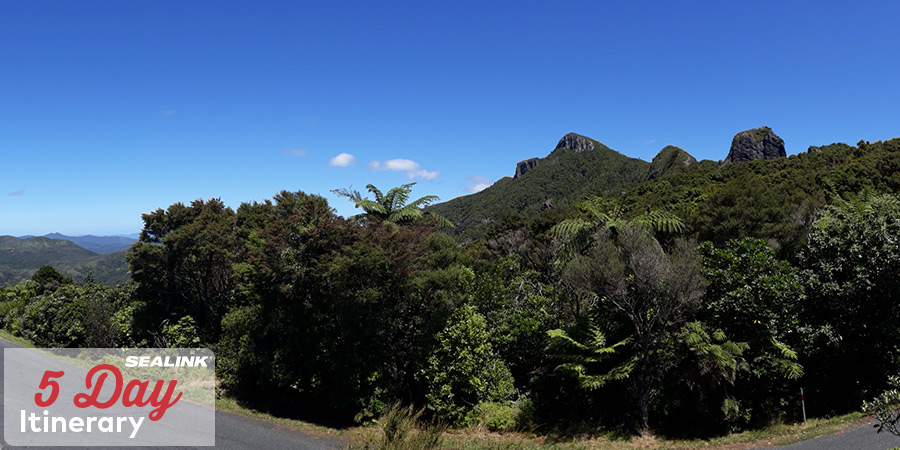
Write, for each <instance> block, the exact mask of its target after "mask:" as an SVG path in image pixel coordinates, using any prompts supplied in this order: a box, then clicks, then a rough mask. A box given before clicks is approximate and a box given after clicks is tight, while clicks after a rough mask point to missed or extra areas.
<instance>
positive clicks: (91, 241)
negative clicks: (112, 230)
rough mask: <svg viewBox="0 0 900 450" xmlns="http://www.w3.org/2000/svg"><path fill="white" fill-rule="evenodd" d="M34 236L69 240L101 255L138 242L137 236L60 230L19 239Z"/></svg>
mask: <svg viewBox="0 0 900 450" xmlns="http://www.w3.org/2000/svg"><path fill="white" fill-rule="evenodd" d="M33 237H44V238H48V239H59V240H65V241H69V242H72V243H74V244H75V245H78V246H79V247H82V248H84V249H86V250H90V251H92V252H94V253H98V254H101V255H106V254H109V253H117V252H121V251H123V250H126V249H128V247H130V246H131V244H133V243H135V242H137V239H136V238H132V237H130V236H95V235H92V234H86V235H83V236H67V235H64V234H62V233H58V232H53V233H48V234H45V235H43V236H34V235H26V236H18V238H19V239H29V238H33Z"/></svg>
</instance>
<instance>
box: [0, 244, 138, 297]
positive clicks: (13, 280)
mask: <svg viewBox="0 0 900 450" xmlns="http://www.w3.org/2000/svg"><path fill="white" fill-rule="evenodd" d="M43 265H50V266H53V267H55V268H56V269H58V270H59V271H60V272H62V273H63V274H65V275H67V276H70V277H73V278H75V279H77V280H82V279H84V278H85V277H87V276H88V275H90V276H91V277H93V279H94V281H96V282H98V283H104V284H109V285H116V284H118V283H124V282H125V281H127V280H128V265H127V264H126V262H125V252H124V251H119V252H117V253H109V254H105V255H100V254H97V253H94V252H92V251H90V250H87V249H85V248H83V247H81V246H79V245H77V244H75V243H73V242H70V241H68V240H64V239H51V238H46V237H31V238H27V239H20V238H16V237H13V236H0V285H4V284H17V283H19V282H22V281H24V280H27V279H29V278H31V276H32V275H33V274H34V273H35V272H36V271H37V270H38V268H40V267H41V266H43Z"/></svg>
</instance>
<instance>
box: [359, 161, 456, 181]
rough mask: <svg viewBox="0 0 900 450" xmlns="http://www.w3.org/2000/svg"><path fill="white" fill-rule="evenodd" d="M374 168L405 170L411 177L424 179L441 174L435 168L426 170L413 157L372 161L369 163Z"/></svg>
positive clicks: (433, 177)
mask: <svg viewBox="0 0 900 450" xmlns="http://www.w3.org/2000/svg"><path fill="white" fill-rule="evenodd" d="M368 167H369V168H370V169H372V170H392V171H394V172H404V173H406V176H407V177H408V178H410V179H415V178H421V179H423V180H434V179H436V178H437V177H439V176H441V174H440V172H437V171H433V170H425V169H423V168H422V166H421V165H420V164H419V163H417V162H415V161H413V160H411V159H403V158H398V159H389V160H387V161H384V162H379V161H372V162H370V163H369V164H368Z"/></svg>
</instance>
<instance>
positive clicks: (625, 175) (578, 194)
mask: <svg viewBox="0 0 900 450" xmlns="http://www.w3.org/2000/svg"><path fill="white" fill-rule="evenodd" d="M700 164H701V163H698V162H697V160H696V159H694V157H693V156H691V155H689V154H688V153H687V152H686V151H684V150H682V149H680V148H678V147H672V146H668V147H665V148H664V149H662V151H660V153H659V155H657V157H656V158H654V159H653V162H652V163H649V162H647V161H643V160H640V159H637V158H630V157H628V156H625V155H623V154H621V153H619V152H616V151H615V150H612V149H610V148H609V147H607V146H605V145H603V144H602V143H601V142H599V141H596V140H594V139H590V138H587V137H585V136H581V135H579V134H576V133H569V134H567V135H565V136H563V137H562V139H560V140H559V143H558V144H557V145H556V148H554V149H553V151H552V152H551V153H550V154H549V155H547V156H546V157H544V158H531V159H526V160H523V161H520V162H519V163H517V164H516V166H515V168H514V171H513V173H514V175H515V177H504V178H501V179H500V180H498V181H497V182H496V183H494V184H493V185H492V186H490V187H488V188H487V189H485V190H483V191H481V192H478V193H475V194H471V195H467V196H463V197H457V198H454V199H452V200H450V201H447V202H444V203H439V204H437V205H433V206H431V207H430V208H429V210H430V211H434V212H436V213H438V214H441V215H443V216H444V217H446V218H447V219H449V220H450V221H451V222H453V223H454V224H455V225H456V228H455V229H454V230H453V232H454V233H456V234H457V235H459V237H460V238H462V239H464V240H466V239H477V238H480V237H483V236H484V234H485V233H486V231H487V229H488V227H489V226H490V224H491V223H493V222H494V221H495V220H497V219H498V218H499V217H500V216H501V215H502V214H503V213H505V212H513V213H518V214H525V215H535V214H539V213H541V212H542V211H544V210H546V209H551V208H555V209H567V208H571V207H573V206H575V205H576V204H578V202H580V201H582V200H584V199H585V198H586V197H588V196H590V195H596V194H600V193H602V194H603V195H606V196H613V197H615V196H618V195H619V194H620V193H621V192H622V191H626V190H629V189H631V188H633V187H634V186H637V185H638V184H640V183H642V182H644V181H647V180H649V179H652V178H657V177H660V176H662V175H665V174H666V173H670V172H673V171H683V170H687V169H689V168H692V167H696V166H698V165H700ZM703 164H712V165H718V163H715V162H712V161H705V162H703Z"/></svg>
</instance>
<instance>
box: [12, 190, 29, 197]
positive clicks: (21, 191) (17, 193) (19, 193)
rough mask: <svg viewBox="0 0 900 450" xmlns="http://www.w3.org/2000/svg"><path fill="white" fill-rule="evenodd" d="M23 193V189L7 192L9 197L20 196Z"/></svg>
mask: <svg viewBox="0 0 900 450" xmlns="http://www.w3.org/2000/svg"><path fill="white" fill-rule="evenodd" d="M23 195H25V189H19V190H18V191H13V192H10V193H9V196H10V197H21V196H23Z"/></svg>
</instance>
